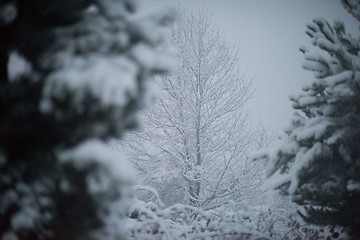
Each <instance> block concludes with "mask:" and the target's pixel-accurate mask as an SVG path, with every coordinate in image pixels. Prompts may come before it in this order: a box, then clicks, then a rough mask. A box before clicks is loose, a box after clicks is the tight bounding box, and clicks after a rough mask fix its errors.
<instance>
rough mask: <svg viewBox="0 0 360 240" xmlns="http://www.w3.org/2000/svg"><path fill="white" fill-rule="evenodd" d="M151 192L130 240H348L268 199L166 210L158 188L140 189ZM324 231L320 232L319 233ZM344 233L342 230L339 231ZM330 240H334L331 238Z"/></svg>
mask: <svg viewBox="0 0 360 240" xmlns="http://www.w3.org/2000/svg"><path fill="white" fill-rule="evenodd" d="M137 190H141V191H144V190H145V191H149V192H151V194H150V196H151V197H150V198H148V199H145V200H140V199H139V198H138V199H137V200H136V202H135V204H134V205H132V207H131V208H130V212H129V218H128V219H127V220H126V222H125V229H126V232H127V237H128V239H130V240H131V239H134V240H137V239H148V240H155V239H162V240H172V239H198V240H200V239H218V240H222V239H326V237H330V236H332V234H333V233H336V234H335V235H338V236H340V238H339V239H346V238H345V237H346V235H345V234H344V233H339V232H337V230H338V229H334V230H333V231H332V232H331V231H329V230H331V229H326V228H324V229H320V228H317V227H314V226H310V225H308V224H301V223H300V222H299V219H297V217H296V214H295V212H294V210H295V208H294V207H293V206H292V205H291V203H289V202H287V203H286V201H283V200H281V199H280V198H278V199H274V198H272V197H271V196H270V195H268V196H267V197H268V198H269V199H272V200H274V201H275V202H274V203H270V204H269V203H267V204H264V205H260V206H257V207H250V206H249V205H248V204H243V205H241V206H237V207H236V208H235V207H234V206H232V205H234V203H229V204H226V205H223V206H221V207H220V208H217V209H213V210H203V209H202V208H198V207H194V206H189V205H184V204H179V203H178V204H174V205H171V206H168V207H165V206H164V205H163V204H162V202H161V200H160V199H159V197H158V194H157V192H156V190H155V189H152V188H150V187H144V186H137ZM320 230H321V231H320ZM339 230H341V229H339ZM328 239H331V238H328Z"/></svg>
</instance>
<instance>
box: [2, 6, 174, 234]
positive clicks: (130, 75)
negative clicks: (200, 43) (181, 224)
mask: <svg viewBox="0 0 360 240" xmlns="http://www.w3.org/2000/svg"><path fill="white" fill-rule="evenodd" d="M144 12H147V11H145V9H142V8H141V6H139V5H138V4H137V2H136V1H132V0H98V1H97V0H96V1H90V0H89V1H87V0H82V1H62V0H54V1H29V0H20V1H12V2H11V3H6V4H5V3H4V4H3V3H1V4H0V36H1V37H2V43H1V48H0V105H1V106H2V107H1V108H0V172H1V176H0V239H2V240H7V239H12V240H17V239H21V240H26V239H31V240H33V239H47V240H50V239H51V240H62V239H70V240H75V239H92V240H93V239H102V240H106V239H109V240H110V239H119V238H122V237H123V233H122V226H123V221H124V218H125V215H126V213H127V210H128V207H129V206H130V205H131V203H132V200H133V185H134V183H135V176H134V175H135V174H134V172H133V169H132V167H130V165H129V163H128V160H127V159H126V157H125V156H124V154H122V153H119V152H118V151H114V150H113V149H111V148H110V147H109V146H108V145H107V144H105V142H104V140H105V139H108V138H110V137H121V135H122V134H123V132H124V130H126V129H129V128H133V127H134V126H136V125H137V118H136V115H137V111H138V110H139V109H141V108H142V107H143V105H144V99H145V96H146V95H147V94H148V93H147V85H148V81H149V78H151V77H153V76H155V75H156V74H160V73H166V72H168V71H169V70H171V68H172V65H173V63H174V59H175V58H174V57H173V56H172V55H171V53H169V52H168V51H166V50H165V48H164V50H163V51H162V52H159V51H158V47H159V46H160V45H161V46H162V47H164V40H165V31H166V28H167V26H168V25H169V24H170V23H171V22H172V21H173V20H174V16H175V14H174V12H173V11H172V10H170V9H165V10H161V11H158V12H155V13H146V14H144ZM15 55H17V56H18V58H21V59H23V60H24V62H25V63H26V65H28V68H27V69H26V71H22V72H21V73H19V74H11V72H10V71H9V69H8V63H9V61H10V60H9V59H11V57H10V56H15Z"/></svg>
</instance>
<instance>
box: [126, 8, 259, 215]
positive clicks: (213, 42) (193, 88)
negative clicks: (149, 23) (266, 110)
mask: <svg viewBox="0 0 360 240" xmlns="http://www.w3.org/2000/svg"><path fill="white" fill-rule="evenodd" d="M171 41H172V43H173V44H174V46H175V48H176V49H177V52H178V57H179V61H180V64H179V67H178V70H177V71H176V72H175V73H174V74H172V75H166V76H162V77H160V78H158V79H156V82H157V83H158V85H159V87H160V89H161V96H160V98H159V99H157V103H156V104H155V106H154V107H153V108H152V109H150V110H148V111H146V112H145V113H144V122H145V132H143V131H141V132H137V133H135V134H134V135H133V136H130V137H128V140H129V139H130V140H131V139H132V140H133V141H131V142H132V143H131V144H130V147H131V148H132V150H133V151H130V152H132V157H133V159H134V161H135V164H137V166H138V168H139V170H140V172H141V173H143V174H144V176H145V179H146V180H147V182H146V181H145V182H146V183H151V182H152V183H153V185H154V181H155V182H157V183H161V184H156V187H157V188H158V190H159V192H160V194H161V195H162V198H163V199H164V201H165V202H166V201H167V199H169V202H171V203H173V202H175V201H180V202H189V203H190V204H191V205H193V206H202V207H205V208H212V207H216V206H218V205H221V204H223V203H224V202H228V201H229V200H232V201H238V200H242V199H244V198H245V197H246V196H249V193H250V192H252V191H254V189H255V186H258V184H259V177H258V173H259V171H258V169H257V166H256V164H257V163H253V162H250V161H249V160H248V158H247V152H248V149H249V146H250V145H251V141H252V136H251V135H250V131H249V128H248V117H249V113H248V111H247V109H246V103H247V102H248V100H249V99H250V97H251V96H252V94H253V92H254V88H253V87H252V80H249V79H248V78H247V77H246V76H245V74H244V73H240V71H239V70H238V60H239V57H238V53H237V50H236V48H234V47H231V46H229V45H228V44H227V43H226V41H224V39H223V38H222V36H221V33H220V31H219V30H217V29H216V28H215V27H214V26H213V25H212V23H211V22H210V18H209V14H208V13H207V12H206V11H202V10H197V11H193V12H191V13H186V14H185V13H183V14H181V16H180V17H179V19H178V21H177V23H176V25H174V26H173V28H172V31H171ZM170 198H173V199H170ZM174 198H176V199H174Z"/></svg>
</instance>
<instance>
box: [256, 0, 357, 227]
mask: <svg viewBox="0 0 360 240" xmlns="http://www.w3.org/2000/svg"><path fill="white" fill-rule="evenodd" d="M342 4H343V6H344V7H345V9H346V10H347V11H348V12H349V13H351V14H352V15H353V16H354V17H355V18H356V19H357V20H360V1H358V0H355V1H351V0H348V1H347V0H343V1H342ZM306 34H307V35H308V36H309V37H310V38H311V40H312V44H313V45H314V47H315V48H316V50H318V51H316V52H315V51H308V50H307V49H306V48H304V47H302V48H300V50H301V52H303V53H304V56H305V63H304V65H303V67H304V68H305V69H306V70H309V71H312V72H313V73H314V76H315V80H314V81H313V82H312V83H311V84H310V85H309V86H307V87H304V88H303V92H302V94H300V95H299V96H297V97H293V98H291V100H292V101H293V107H294V109H296V110H297V111H296V113H295V114H294V117H293V119H292V122H291V124H290V127H289V128H288V129H287V130H286V134H285V136H284V137H282V138H281V139H280V140H279V142H278V143H277V144H274V147H273V148H269V149H266V150H264V151H261V152H259V153H258V155H257V157H256V158H258V159H265V160H266V161H267V168H266V170H267V175H268V176H269V177H270V180H269V181H272V184H273V186H274V187H275V188H278V189H280V191H281V192H282V193H284V194H289V195H291V196H292V199H293V201H294V202H296V203H298V204H300V205H302V206H304V209H305V211H303V212H301V213H300V214H301V215H302V216H303V218H304V219H305V220H307V221H308V222H311V223H316V224H333V225H335V224H339V225H342V226H347V227H352V228H353V229H357V228H359V227H360V205H359V202H360V39H359V38H354V37H352V36H351V35H350V34H348V33H347V32H346V30H345V26H344V24H343V23H342V22H339V21H336V22H335V23H334V24H333V25H331V24H329V23H328V22H327V21H325V20H324V19H315V20H314V21H313V23H311V24H308V25H307V31H306ZM320 52H321V53H320Z"/></svg>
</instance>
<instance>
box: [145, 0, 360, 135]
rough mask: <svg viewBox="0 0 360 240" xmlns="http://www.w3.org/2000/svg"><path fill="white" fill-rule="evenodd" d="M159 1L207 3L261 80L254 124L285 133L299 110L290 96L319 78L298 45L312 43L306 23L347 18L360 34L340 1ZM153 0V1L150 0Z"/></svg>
mask: <svg viewBox="0 0 360 240" xmlns="http://www.w3.org/2000/svg"><path fill="white" fill-rule="evenodd" d="M152 2H153V3H154V5H162V4H164V5H168V4H169V3H172V4H173V3H175V5H180V6H181V7H185V8H191V7H195V8H196V7H204V6H205V7H206V8H207V9H208V10H209V11H210V12H212V14H213V18H214V19H213V21H214V23H215V24H216V25H217V26H218V27H219V28H220V29H221V31H223V33H224V37H225V38H226V39H227V40H228V41H229V42H230V43H235V44H236V45H237V46H238V47H239V49H240V52H241V54H242V57H241V59H240V65H241V67H242V69H243V70H247V72H248V76H249V77H251V76H255V82H256V83H257V84H258V89H257V92H256V96H255V97H254V99H253V100H252V102H251V104H250V107H251V112H252V122H255V123H256V122H262V123H263V124H264V126H266V127H267V128H268V129H271V130H274V131H280V130H282V129H283V128H285V127H286V126H288V124H289V120H290V119H291V116H292V113H293V110H292V108H291V102H290V101H289V100H288V99H289V96H290V95H296V94H298V93H300V92H301V88H302V86H304V85H306V84H307V83H309V82H310V81H311V80H312V79H313V76H312V74H311V73H310V72H308V71H306V70H303V69H302V67H301V65H302V63H303V56H302V54H301V53H300V52H299V50H298V48H299V47H300V46H301V45H304V46H307V47H309V46H311V43H310V40H309V38H308V37H307V35H306V34H305V29H306V27H305V25H306V23H310V22H311V21H312V20H313V19H314V18H317V17H323V18H325V19H327V20H328V21H329V22H330V23H333V21H334V19H339V20H342V21H344V22H345V27H346V29H347V30H348V31H349V32H351V33H353V35H354V36H356V37H359V36H360V31H359V28H358V24H357V23H356V21H355V20H354V19H353V17H352V16H351V15H350V14H348V13H347V12H346V11H345V9H343V7H342V5H341V3H340V0H181V1H180V0H177V1H176V0H153V1H152ZM148 3H150V1H147V4H148Z"/></svg>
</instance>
